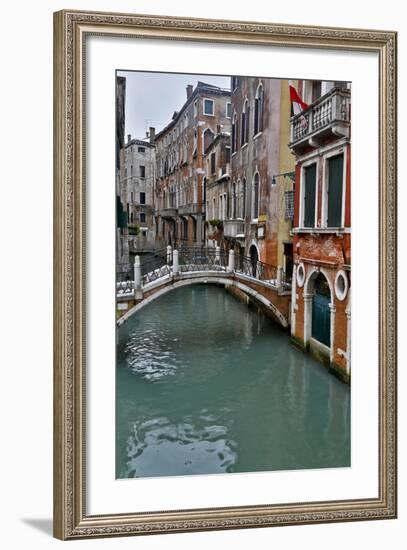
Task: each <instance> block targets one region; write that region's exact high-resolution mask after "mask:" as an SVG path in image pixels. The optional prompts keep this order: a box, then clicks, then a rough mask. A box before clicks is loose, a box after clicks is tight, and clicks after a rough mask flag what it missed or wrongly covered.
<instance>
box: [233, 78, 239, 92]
mask: <svg viewBox="0 0 407 550" xmlns="http://www.w3.org/2000/svg"><path fill="white" fill-rule="evenodd" d="M238 86H239V77H238V76H232V92H234V91H235V90H236V89H237V87H238Z"/></svg>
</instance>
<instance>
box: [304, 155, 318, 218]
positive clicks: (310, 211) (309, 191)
mask: <svg viewBox="0 0 407 550" xmlns="http://www.w3.org/2000/svg"><path fill="white" fill-rule="evenodd" d="M316 174H317V165H316V164H311V165H310V166H307V167H306V168H305V186H304V227H314V225H315V192H316Z"/></svg>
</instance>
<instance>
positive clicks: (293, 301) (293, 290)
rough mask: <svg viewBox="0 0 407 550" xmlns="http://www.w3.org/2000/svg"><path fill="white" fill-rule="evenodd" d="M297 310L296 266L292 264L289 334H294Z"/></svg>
mask: <svg viewBox="0 0 407 550" xmlns="http://www.w3.org/2000/svg"><path fill="white" fill-rule="evenodd" d="M296 311H297V266H296V265H295V264H294V266H293V275H292V283H291V336H295V321H296Z"/></svg>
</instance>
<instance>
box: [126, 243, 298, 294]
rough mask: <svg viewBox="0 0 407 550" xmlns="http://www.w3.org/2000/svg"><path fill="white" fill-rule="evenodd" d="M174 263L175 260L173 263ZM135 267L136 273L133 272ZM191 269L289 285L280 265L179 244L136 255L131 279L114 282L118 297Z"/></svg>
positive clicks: (217, 250)
mask: <svg viewBox="0 0 407 550" xmlns="http://www.w3.org/2000/svg"><path fill="white" fill-rule="evenodd" d="M174 262H176V263H175V264H174ZM136 269H137V274H136ZM191 271H195V272H198V271H234V272H236V273H241V274H243V275H246V276H248V277H252V278H254V279H257V280H259V281H262V282H265V283H268V284H270V285H273V286H274V287H276V288H279V289H282V290H283V291H287V290H289V289H290V286H291V279H290V278H289V277H288V276H287V274H286V273H284V271H283V270H282V268H277V267H275V266H273V265H270V264H266V263H264V262H260V261H256V260H254V259H253V258H250V257H247V256H242V255H237V256H236V257H234V253H233V251H229V252H226V251H225V250H221V249H220V247H219V246H217V247H215V248H206V247H199V246H198V247H186V246H184V247H182V248H180V249H179V250H177V251H175V250H174V251H173V250H172V248H171V247H170V246H169V247H167V248H166V249H163V250H162V251H161V254H160V255H156V256H154V257H153V258H151V259H149V260H147V261H146V260H143V261H141V260H140V257H139V256H136V262H135V271H134V279H133V280H132V281H131V280H124V281H119V282H117V296H118V297H120V296H122V297H126V296H128V295H129V294H135V295H136V293H137V291H138V289H141V287H143V286H145V285H147V284H148V283H152V282H154V281H157V280H158V279H161V278H163V277H165V276H170V275H171V274H172V273H180V272H181V273H186V272H191Z"/></svg>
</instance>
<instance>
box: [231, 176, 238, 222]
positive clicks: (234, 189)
mask: <svg viewBox="0 0 407 550" xmlns="http://www.w3.org/2000/svg"><path fill="white" fill-rule="evenodd" d="M236 199H237V196H236V182H235V181H234V182H233V183H232V218H233V219H235V218H237V212H236V204H237V200H236Z"/></svg>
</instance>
